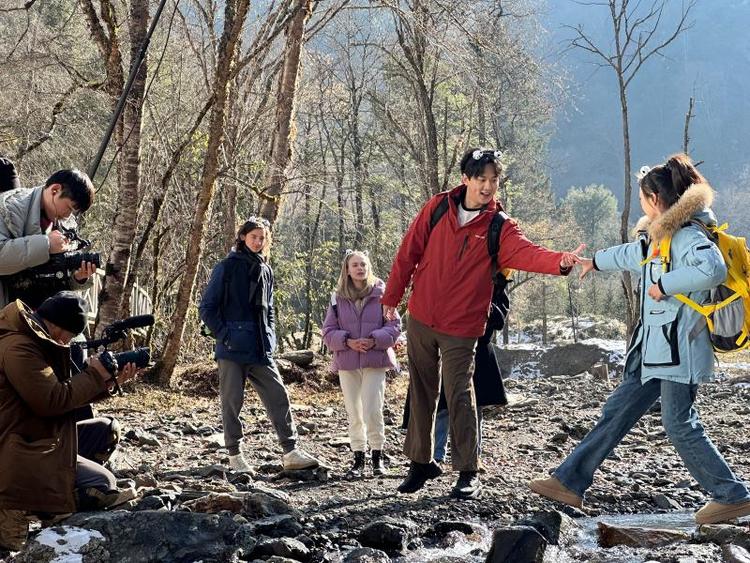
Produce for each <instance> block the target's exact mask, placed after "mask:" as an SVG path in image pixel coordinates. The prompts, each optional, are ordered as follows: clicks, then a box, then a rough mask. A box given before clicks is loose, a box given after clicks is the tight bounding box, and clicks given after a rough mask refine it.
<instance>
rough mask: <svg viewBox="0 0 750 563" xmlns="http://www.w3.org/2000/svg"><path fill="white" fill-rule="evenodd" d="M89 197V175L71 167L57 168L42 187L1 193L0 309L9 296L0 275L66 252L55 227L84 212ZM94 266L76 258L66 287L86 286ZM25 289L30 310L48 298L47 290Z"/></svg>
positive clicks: (64, 240) (73, 222) (63, 238)
mask: <svg viewBox="0 0 750 563" xmlns="http://www.w3.org/2000/svg"><path fill="white" fill-rule="evenodd" d="M93 201H94V186H93V184H92V183H91V180H90V179H89V177H88V176H87V175H86V174H85V173H83V172H81V171H80V170H76V169H75V168H73V169H69V170H59V171H57V172H55V173H54V174H52V176H50V177H49V178H48V179H47V182H46V183H45V185H44V186H38V187H36V188H18V189H14V190H10V191H6V192H3V193H0V307H4V306H5V305H7V304H8V303H9V302H10V301H11V300H12V298H13V296H11V295H10V294H9V289H10V288H9V287H8V286H7V284H6V283H5V281H4V280H3V277H2V276H9V275H11V274H15V273H18V272H21V271H23V270H26V269H28V268H32V267H34V266H38V265H40V264H44V263H45V262H47V261H48V260H49V259H50V257H51V256H52V255H53V254H60V253H61V252H65V251H66V250H68V244H69V242H70V241H69V240H68V239H67V238H66V236H65V235H64V234H63V233H62V232H61V231H60V230H58V229H57V227H58V226H59V225H60V224H62V223H63V222H64V223H65V226H67V227H68V228H71V227H75V225H76V220H75V216H76V215H78V214H80V213H85V212H86V211H87V210H88V209H89V207H91V204H92V202H93ZM95 271H96V266H95V265H94V264H92V263H90V262H81V267H80V268H79V269H78V270H77V271H76V272H74V273H73V275H72V276H71V279H70V280H69V289H72V290H77V291H80V290H83V289H86V288H87V287H88V286H89V284H90V280H91V276H92V275H93V274H94V272H95ZM36 289H37V288H34V287H33V286H32V287H31V288H30V291H28V292H25V294H24V297H23V299H24V302H26V304H27V305H29V306H30V307H32V308H36V307H38V306H39V305H40V304H41V302H42V301H44V300H45V299H46V298H47V297H50V295H49V294H45V293H48V292H49V290H48V289H46V288H45V289H42V288H41V287H40V288H38V290H36Z"/></svg>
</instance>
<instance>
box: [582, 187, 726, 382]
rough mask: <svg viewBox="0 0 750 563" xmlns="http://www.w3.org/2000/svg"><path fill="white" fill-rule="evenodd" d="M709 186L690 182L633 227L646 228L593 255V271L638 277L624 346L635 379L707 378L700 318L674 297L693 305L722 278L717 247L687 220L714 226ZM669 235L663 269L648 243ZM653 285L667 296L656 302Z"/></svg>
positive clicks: (710, 359) (708, 358)
mask: <svg viewBox="0 0 750 563" xmlns="http://www.w3.org/2000/svg"><path fill="white" fill-rule="evenodd" d="M712 202H713V190H712V189H711V187H710V186H708V185H707V184H695V185H693V186H691V187H690V188H688V190H687V191H686V192H685V193H684V194H683V195H682V197H681V198H680V199H679V200H678V201H677V203H675V204H674V205H673V206H672V207H670V208H669V209H668V210H667V211H666V212H665V213H664V214H662V215H661V216H660V217H659V218H658V219H657V220H656V221H654V222H653V223H650V224H649V222H648V221H647V220H644V219H645V218H644V219H642V220H641V222H640V223H639V227H638V229H639V230H644V229H645V231H646V233H647V234H646V235H644V236H642V237H641V239H640V240H637V241H634V242H631V243H627V244H623V245H620V246H614V247H612V248H607V249H605V250H600V251H599V252H597V253H596V254H595V256H594V265H595V267H596V269H598V270H630V271H631V272H633V273H635V274H639V275H640V276H641V280H640V287H641V320H640V322H639V324H638V327H637V328H636V331H635V333H634V334H633V338H632V340H631V343H630V347H629V350H628V356H627V359H626V370H629V371H631V370H633V369H636V368H637V367H638V364H640V368H641V381H643V382H645V381H648V380H649V379H653V378H659V379H666V380H669V381H676V382H678V383H703V382H705V381H710V380H711V379H712V378H713V366H714V353H713V347H712V346H711V342H710V340H709V334H708V327H707V326H706V321H705V318H704V317H703V316H702V315H700V314H699V313H698V312H696V311H695V310H693V309H691V308H690V307H688V306H686V305H683V304H682V303H681V302H680V301H678V300H677V299H675V298H674V297H669V296H671V295H675V294H678V293H682V294H685V295H687V296H688V297H689V298H690V299H692V300H693V301H695V302H697V303H705V302H706V301H707V300H708V297H709V291H710V290H711V289H712V288H714V287H716V286H718V285H719V284H721V283H723V282H724V280H725V279H726V276H727V268H726V265H725V264H724V258H723V257H722V255H721V253H720V252H719V249H718V248H717V247H716V245H715V244H713V243H712V242H711V241H710V240H709V239H708V238H707V236H706V234H705V232H704V230H703V229H702V228H701V227H700V226H697V225H694V224H691V223H690V221H691V219H697V220H699V221H701V222H702V223H704V224H715V222H716V221H715V218H714V215H713V213H712V212H711V210H710V205H711V203H712ZM667 236H671V237H672V244H671V260H672V264H671V267H670V271H668V272H664V271H663V266H662V264H661V260H660V259H659V258H658V257H657V258H655V259H652V260H650V261H649V262H647V263H645V264H643V265H642V264H641V263H642V262H643V260H644V258H645V256H651V253H652V252H653V249H654V246H653V244H651V245H650V246H648V247H647V246H646V245H647V244H649V243H650V242H653V243H658V241H660V240H661V239H663V238H664V237H667ZM654 283H657V284H659V287H660V288H661V289H662V292H663V293H664V294H665V295H666V296H667V297H666V298H663V299H662V300H661V301H656V300H654V299H652V298H651V297H650V296H649V295H648V288H649V287H651V285H652V284H654Z"/></svg>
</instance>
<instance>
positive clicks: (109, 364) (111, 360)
mask: <svg viewBox="0 0 750 563" xmlns="http://www.w3.org/2000/svg"><path fill="white" fill-rule="evenodd" d="M153 324H154V316H153V315H136V316H134V317H128V318H127V319H122V320H120V321H115V322H113V323H112V324H111V325H109V326H107V327H105V328H104V330H103V331H102V337H101V338H97V339H95V340H86V341H85V342H73V343H71V346H78V347H79V348H82V349H87V350H97V349H99V348H103V350H102V351H101V352H100V353H99V356H98V357H99V361H100V362H101V363H102V365H103V366H104V368H105V369H106V370H107V371H108V372H109V374H110V375H111V376H112V379H110V382H111V383H112V384H113V385H114V392H115V393H118V394H120V395H122V390H121V389H120V386H119V384H118V383H117V372H118V371H119V370H120V369H121V368H122V367H124V366H125V365H126V364H129V363H133V364H135V365H136V367H138V368H145V367H147V366H148V364H149V363H150V362H151V350H150V349H149V348H147V347H142V348H136V349H135V350H128V351H126V352H117V353H114V352H111V351H110V350H107V346H109V345H110V344H114V343H115V342H117V341H119V340H124V339H125V338H127V336H128V331H129V330H132V329H134V328H142V327H147V326H152V325H153Z"/></svg>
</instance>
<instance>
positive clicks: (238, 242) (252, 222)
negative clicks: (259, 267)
mask: <svg viewBox="0 0 750 563" xmlns="http://www.w3.org/2000/svg"><path fill="white" fill-rule="evenodd" d="M255 229H263V234H264V235H265V237H266V240H265V242H264V243H263V249H262V250H261V251H260V254H262V255H263V256H264V257H266V258H268V249H269V247H270V246H271V225H270V223H269V222H268V221H267V220H266V219H263V218H261V217H250V218H249V219H248V220H247V221H245V222H244V223H243V224H242V225H241V226H240V228H239V229H238V230H237V238H236V239H235V241H234V248H235V249H236V250H237V251H238V252H239V251H240V250H247V251H248V252H252V251H251V250H250V249H249V248H248V247H247V245H246V244H245V241H244V240H242V238H241V237H242V236H245V235H247V233H249V232H250V231H254V230H255Z"/></svg>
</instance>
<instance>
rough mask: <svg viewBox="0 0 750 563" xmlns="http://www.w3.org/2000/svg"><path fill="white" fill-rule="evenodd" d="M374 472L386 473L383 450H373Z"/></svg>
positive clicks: (377, 473) (374, 473) (375, 473)
mask: <svg viewBox="0 0 750 563" xmlns="http://www.w3.org/2000/svg"><path fill="white" fill-rule="evenodd" d="M372 474H373V475H384V474H385V465H383V452H382V451H381V450H372Z"/></svg>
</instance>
